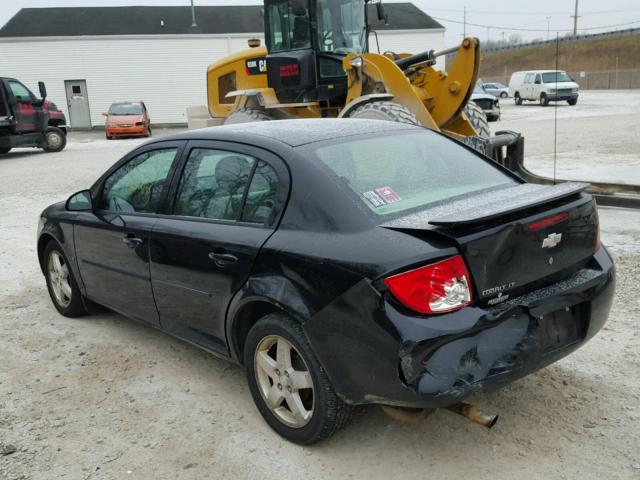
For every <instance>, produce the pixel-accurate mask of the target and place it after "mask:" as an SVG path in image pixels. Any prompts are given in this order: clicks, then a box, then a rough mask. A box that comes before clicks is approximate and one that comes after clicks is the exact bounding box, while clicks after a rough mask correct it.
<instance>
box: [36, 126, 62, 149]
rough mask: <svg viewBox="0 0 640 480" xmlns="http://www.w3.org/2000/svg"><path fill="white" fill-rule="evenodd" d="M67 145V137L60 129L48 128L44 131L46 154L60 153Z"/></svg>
mask: <svg viewBox="0 0 640 480" xmlns="http://www.w3.org/2000/svg"><path fill="white" fill-rule="evenodd" d="M66 145H67V136H66V135H65V134H64V132H63V131H62V130H60V129H59V128H58V127H47V128H46V129H45V131H44V145H43V146H42V149H43V150H44V151H45V152H59V151H61V150H62V149H64V147H65V146H66Z"/></svg>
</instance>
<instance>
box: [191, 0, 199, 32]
mask: <svg viewBox="0 0 640 480" xmlns="http://www.w3.org/2000/svg"><path fill="white" fill-rule="evenodd" d="M197 26H198V24H197V23H196V7H194V6H193V0H191V28H194V27H197Z"/></svg>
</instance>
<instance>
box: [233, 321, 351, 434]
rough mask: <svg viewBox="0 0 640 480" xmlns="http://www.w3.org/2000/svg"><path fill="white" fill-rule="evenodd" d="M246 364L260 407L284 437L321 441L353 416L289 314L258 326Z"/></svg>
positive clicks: (248, 345) (252, 333)
mask: <svg viewBox="0 0 640 480" xmlns="http://www.w3.org/2000/svg"><path fill="white" fill-rule="evenodd" d="M244 365H245V370H246V375H247V381H248V382H249V389H250V391H251V395H252V396H253V400H254V402H255V403H256V406H257V407H258V410H259V411H260V413H261V414H262V416H263V418H264V419H265V421H266V422H267V423H268V424H269V426H271V428H273V429H274V430H275V431H276V432H277V433H279V434H280V435H282V436H283V437H284V438H286V439H288V440H290V441H292V442H295V443H299V444H303V445H309V444H312V443H316V442H318V441H320V440H323V439H326V438H328V437H330V436H331V435H333V434H334V433H335V432H336V431H337V430H338V429H340V428H341V427H342V426H343V425H344V424H345V423H346V422H347V420H348V419H349V415H350V413H351V407H349V406H348V405H346V404H345V403H344V402H342V400H340V399H339V398H338V396H337V395H336V392H335V390H334V389H333V386H332V385H331V382H330V381H329V379H328V377H327V374H326V373H325V371H324V369H323V368H322V366H321V365H320V362H319V361H318V359H317V358H316V356H315V354H314V353H313V350H312V349H311V346H310V344H309V341H308V340H307V337H306V335H305V334H304V332H303V330H302V326H301V325H300V324H299V323H297V322H295V321H293V320H291V319H290V318H288V317H287V316H286V315H283V314H280V313H274V314H270V315H267V316H265V317H263V318H262V319H260V320H259V321H258V323H256V324H255V325H254V326H253V328H252V329H251V331H250V332H249V335H248V336H247V340H246V342H245V347H244Z"/></svg>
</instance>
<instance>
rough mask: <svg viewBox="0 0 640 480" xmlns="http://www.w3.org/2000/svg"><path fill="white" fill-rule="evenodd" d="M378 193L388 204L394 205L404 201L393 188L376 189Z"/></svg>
mask: <svg viewBox="0 0 640 480" xmlns="http://www.w3.org/2000/svg"><path fill="white" fill-rule="evenodd" d="M376 193H377V194H378V195H380V196H381V197H382V198H383V199H384V201H385V202H386V203H394V202H399V201H400V200H402V199H401V198H400V195H398V194H397V193H396V192H395V191H394V190H393V188H391V187H380V188H376Z"/></svg>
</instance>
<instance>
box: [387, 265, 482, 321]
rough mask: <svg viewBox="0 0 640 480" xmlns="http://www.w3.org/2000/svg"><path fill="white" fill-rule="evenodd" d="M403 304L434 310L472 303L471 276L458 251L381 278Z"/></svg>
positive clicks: (431, 311)
mask: <svg viewBox="0 0 640 480" xmlns="http://www.w3.org/2000/svg"><path fill="white" fill-rule="evenodd" d="M384 283H385V285H386V286H387V288H389V290H390V291H391V293H392V294H393V296H394V297H396V298H397V299H398V300H399V301H400V302H401V303H402V304H403V305H404V306H405V307H407V308H410V309H411V310H414V311H416V312H419V313H426V314H433V313H445V312H452V311H454V310H458V309H460V308H462V307H465V306H467V305H470V304H471V300H472V294H471V276H470V275H469V271H468V270H467V266H466V265H465V263H464V260H463V259H462V256H461V255H456V256H455V257H451V258H448V259H446V260H442V261H441V262H438V263H434V264H431V265H425V266H424V267H420V268H416V269H415V270H409V271H408V272H403V273H400V274H398V275H393V276H391V277H388V278H386V279H385V280H384Z"/></svg>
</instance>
